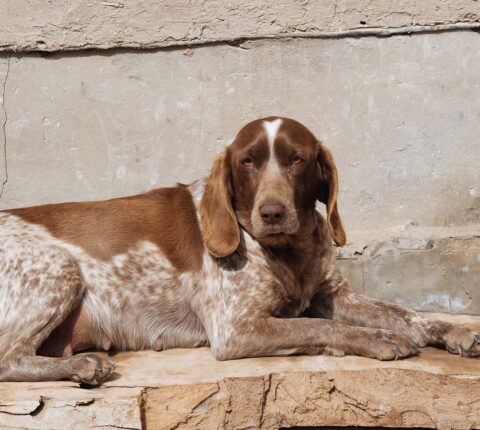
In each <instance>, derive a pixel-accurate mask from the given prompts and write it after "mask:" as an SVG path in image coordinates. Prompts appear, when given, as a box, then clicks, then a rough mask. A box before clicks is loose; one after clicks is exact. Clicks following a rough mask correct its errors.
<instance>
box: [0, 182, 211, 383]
mask: <svg viewBox="0 0 480 430" xmlns="http://www.w3.org/2000/svg"><path fill="white" fill-rule="evenodd" d="M0 236H1V238H2V240H1V245H0V278H1V284H0V290H1V291H0V335H1V336H0V380H49V379H63V378H72V379H74V380H79V381H82V382H86V383H89V384H95V383H98V382H100V381H101V380H103V379H104V378H105V377H107V376H108V375H109V374H110V372H111V370H112V369H113V367H114V366H113V363H111V362H110V361H108V360H101V359H99V358H97V357H95V356H93V355H89V356H83V357H71V356H72V354H74V353H75V352H78V351H81V350H85V349H91V348H97V349H104V350H108V349H110V348H111V347H112V346H113V347H114V348H116V349H145V348H155V349H157V350H159V349H163V348H171V347H175V346H176V347H193V346H198V345H205V344H206V342H207V341H206V335H205V332H204V330H203V328H202V326H201V324H200V323H199V321H198V319H197V318H196V317H195V315H194V314H193V313H192V312H191V310H190V303H189V300H190V299H191V298H192V296H193V292H192V291H191V289H192V285H193V284H192V282H189V281H188V279H189V278H190V277H191V274H194V273H197V272H198V271H199V270H200V268H201V266H202V259H203V252H204V247H203V242H202V238H201V234H200V229H199V226H198V221H197V217H196V212H195V207H194V203H193V200H192V196H191V194H190V192H189V191H188V189H187V188H186V187H185V186H180V185H179V186H177V187H174V188H165V189H159V190H155V191H151V192H149V193H145V194H142V195H139V196H135V197H128V198H123V199H113V200H109V201H104V202H87V203H67V204H59V205H45V206H38V207H32V208H26V209H18V210H12V211H8V212H3V213H1V214H0ZM180 278H182V279H183V281H182V280H181V279H180ZM38 349H39V351H38V352H39V354H42V355H45V356H58V357H59V358H50V357H40V356H36V352H37V350H38Z"/></svg>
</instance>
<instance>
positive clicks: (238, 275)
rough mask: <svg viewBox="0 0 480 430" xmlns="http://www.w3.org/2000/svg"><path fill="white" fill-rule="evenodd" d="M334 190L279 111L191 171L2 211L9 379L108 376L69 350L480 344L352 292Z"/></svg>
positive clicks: (351, 349) (256, 351) (388, 356)
mask: <svg viewBox="0 0 480 430" xmlns="http://www.w3.org/2000/svg"><path fill="white" fill-rule="evenodd" d="M337 194H338V175H337V169H336V167H335V163H334V159H333V157H332V154H331V153H330V151H329V150H328V149H327V148H326V147H325V146H324V145H323V143H321V142H319V141H318V140H317V139H316V138H315V137H314V136H313V134H312V133H311V132H310V131H309V130H307V129H306V128H305V127H304V126H303V125H301V124H300V123H298V122H296V121H294V120H292V119H287V118H279V117H270V118H264V119H260V120H256V121H253V122H251V123H249V124H247V125H246V126H245V127H243V128H242V129H241V130H240V132H239V133H238V135H237V137H236V138H235V140H234V142H233V143H232V144H231V145H230V146H229V147H228V148H226V150H225V151H224V152H222V153H221V154H219V155H218V156H217V158H216V159H215V160H214V162H213V166H212V169H211V172H210V175H209V176H208V178H205V179H200V180H198V181H196V182H194V183H192V184H190V185H177V186H176V187H172V188H159V189H155V190H153V191H149V192H147V193H144V194H140V195H136V196H131V197H126V198H119V199H113V200H107V201H100V202H83V203H65V204H54V205H44V206H37V207H30V208H23V209H14V210H8V211H4V212H1V213H0V380H1V381H43V380H56V379H65V378H66V379H72V380H74V381H79V382H84V383H88V384H99V383H101V382H102V381H103V380H105V379H106V378H107V377H108V376H109V375H110V373H111V372H112V370H113V369H114V367H115V366H114V364H113V363H112V362H111V361H109V360H106V359H102V358H99V357H97V356H95V355H94V354H86V355H84V354H82V355H75V353H77V352H79V351H85V350H92V349H97V350H109V349H115V350H138V349H145V348H153V349H155V350H162V349H167V348H172V347H184V348H185V347H192V348H193V347H197V346H202V345H210V346H211V350H212V354H213V355H214V356H215V357H216V358H217V359H219V360H228V359H235V358H242V357H253V356H273V355H289V354H336V355H344V354H356V355H362V356H365V357H372V358H377V359H380V360H392V359H396V358H403V357H408V356H410V355H413V354H415V353H416V352H417V349H418V348H419V347H424V346H426V345H436V346H439V347H446V348H447V349H448V350H449V351H450V352H452V353H454V354H460V355H462V356H465V357H474V356H479V355H480V336H479V334H478V333H475V332H473V331H472V330H470V329H469V328H468V327H463V326H459V325H453V324H448V323H444V322H439V321H431V320H428V319H426V318H423V317H421V316H419V315H417V314H416V313H415V312H413V311H410V310H407V309H404V308H401V307H399V306H396V305H392V304H388V303H384V302H382V301H379V300H373V299H369V298H367V297H364V296H361V295H359V294H356V293H354V292H352V291H351V290H350V287H349V285H348V281H347V280H346V279H344V278H343V277H342V275H341V273H340V271H339V269H338V268H337V265H336V260H335V251H334V247H333V243H335V244H336V245H337V246H341V245H343V244H345V240H346V238H345V232H344V230H343V227H342V221H341V218H340V214H339V210H338V207H337ZM317 201H320V202H322V203H324V204H325V206H326V217H323V216H322V215H321V214H320V213H318V212H317V211H316V210H315V207H316V203H317Z"/></svg>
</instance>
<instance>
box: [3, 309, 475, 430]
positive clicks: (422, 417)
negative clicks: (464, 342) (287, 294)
mask: <svg viewBox="0 0 480 430" xmlns="http://www.w3.org/2000/svg"><path fill="white" fill-rule="evenodd" d="M431 315H432V316H434V317H435V318H439V319H443V320H448V321H456V322H459V323H464V324H469V325H471V326H474V327H477V328H478V329H479V330H480V317H478V316H477V317H474V316H466V315H447V314H431ZM114 360H115V361H116V362H117V363H118V368H117V373H116V374H115V375H114V377H113V378H112V380H111V381H109V382H107V383H105V384H104V385H103V386H102V387H100V388H95V389H82V388H79V386H78V384H75V383H72V382H48V383H0V428H2V429H13V428H15V429H51V430H57V429H58V430H64V429H87V428H100V429H112V428H119V429H122V428H128V429H165V430H166V429H184V430H185V429H199V430H201V429H205V430H207V429H208V430H212V429H232V430H233V429H238V430H239V429H279V428H291V427H309V426H323V427H322V428H324V427H328V426H333V427H335V426H355V427H356V426H364V427H410V428H411V427H414V428H436V429H441V430H443V429H453V428H454V429H467V428H480V361H479V360H474V359H466V358H461V357H458V356H454V355H451V354H449V353H448V352H445V351H440V350H437V349H433V348H426V349H423V350H422V351H421V354H420V355H419V356H418V357H413V358H409V359H406V360H400V361H392V362H380V361H377V360H372V359H368V358H362V357H328V356H306V357H300V356H299V357H275V358H268V357H267V358H255V359H243V360H234V361H225V362H218V361H215V359H214V358H213V357H212V355H211V353H210V350H209V349H208V348H198V349H190V350H186V349H185V350H180V349H174V350H169V351H164V352H153V351H141V352H125V353H120V354H117V355H115V356H114Z"/></svg>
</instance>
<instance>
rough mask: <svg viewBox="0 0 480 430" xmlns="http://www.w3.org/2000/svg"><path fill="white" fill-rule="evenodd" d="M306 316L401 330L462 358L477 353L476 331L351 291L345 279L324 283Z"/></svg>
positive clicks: (478, 338)
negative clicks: (324, 285) (333, 283)
mask: <svg viewBox="0 0 480 430" xmlns="http://www.w3.org/2000/svg"><path fill="white" fill-rule="evenodd" d="M309 315H310V316H314V317H321V318H331V319H333V320H335V321H338V322H341V323H343V324H348V325H355V326H362V327H372V328H383V329H387V330H392V331H395V332H400V333H403V334H404V335H406V336H408V337H409V338H410V339H412V340H413V341H414V342H415V343H416V345H418V346H419V347H424V346H426V345H436V346H445V347H446V348H447V349H448V350H449V351H450V352H452V353H454V354H460V355H462V356H465V357H477V356H480V333H477V332H475V331H473V330H471V329H469V328H468V327H464V326H462V325H458V324H451V323H447V322H443V321H434V320H430V319H428V318H425V317H423V316H421V315H419V314H418V313H416V312H414V311H412V310H409V309H405V308H403V307H401V306H398V305H394V304H391V303H386V302H383V301H381V300H376V299H371V298H368V297H365V296H362V295H361V294H357V293H355V292H353V291H352V290H351V289H350V287H349V285H348V283H347V281H345V280H340V281H339V282H338V283H337V284H336V285H330V286H327V288H324V289H323V291H322V292H321V293H319V294H318V295H317V296H315V298H314V300H313V301H312V305H311V308H310V309H309Z"/></svg>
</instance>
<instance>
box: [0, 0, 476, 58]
mask: <svg viewBox="0 0 480 430" xmlns="http://www.w3.org/2000/svg"><path fill="white" fill-rule="evenodd" d="M26 17H28V18H26ZM0 20H1V22H2V27H1V28H0V50H4V51H14V52H18V51H61V50H77V49H89V48H98V49H108V48H115V47H134V48H161V47H168V46H182V45H186V44H198V43H200V44H202V43H212V42H216V41H227V40H230V41H231V40H239V39H242V38H252V37H253V38H263V37H275V36H279V37H280V36H282V35H285V34H296V35H301V34H302V33H304V34H305V33H309V34H312V35H315V34H319V33H333V34H334V33H342V32H345V31H349V30H356V29H359V28H363V29H365V28H366V29H369V28H377V29H386V28H401V27H409V26H411V27H416V26H427V27H428V26H435V25H439V24H440V25H450V24H456V23H459V24H468V23H478V22H479V20H480V3H479V2H476V1H470V2H465V1H463V0H452V1H449V2H415V1H413V0H408V1H402V2H394V1H392V0H383V1H376V2H371V1H369V0H360V1H357V2H355V3H354V4H353V3H352V2H348V1H341V0H340V1H339V0H323V1H312V0H306V1H302V2H299V1H295V0H279V1H276V2H271V1H267V0H244V1H241V2H224V1H221V0H207V1H205V0H204V1H197V2H191V1H188V0H177V1H175V2H165V1H162V2H152V1H150V0H137V1H135V2H126V1H118V0H115V1H95V2H64V3H63V4H61V5H60V4H59V2H45V1H41V0H35V1H29V2H24V1H23V2H20V1H18V2H4V3H3V4H0Z"/></svg>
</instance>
